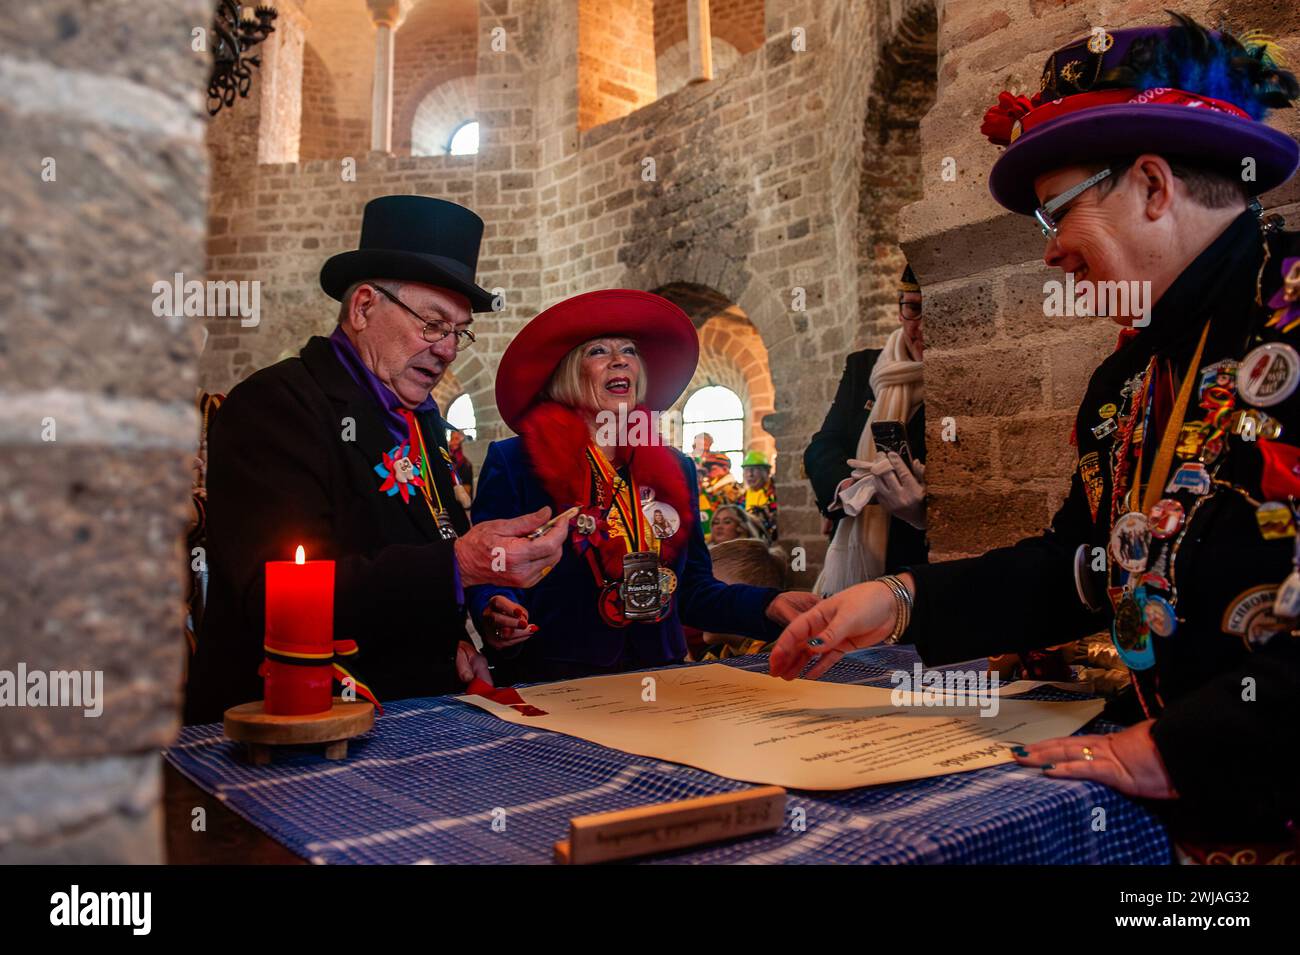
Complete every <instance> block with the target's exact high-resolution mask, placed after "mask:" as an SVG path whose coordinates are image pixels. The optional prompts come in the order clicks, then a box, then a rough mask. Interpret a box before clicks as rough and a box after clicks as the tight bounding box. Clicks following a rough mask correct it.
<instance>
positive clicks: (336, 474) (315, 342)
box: [185, 338, 469, 723]
mask: <svg viewBox="0 0 1300 955" xmlns="http://www.w3.org/2000/svg"><path fill="white" fill-rule="evenodd" d="M382 414H383V412H382V410H381V409H380V408H378V407H377V406H376V405H375V403H374V399H373V398H371V397H370V396H369V395H368V394H366V392H365V391H363V390H362V388H361V387H360V386H359V385H357V383H356V382H355V381H353V379H352V377H351V376H350V375H349V374H348V372H347V370H346V369H345V368H344V367H343V365H342V364H340V362H339V360H338V358H337V357H336V356H335V355H334V352H333V349H332V347H331V346H330V343H329V341H328V340H327V339H325V338H312V339H311V340H310V341H308V342H307V345H306V346H305V347H304V348H303V349H302V352H301V354H300V356H299V357H298V358H289V359H286V360H285V361H282V362H280V363H279V364H276V365H272V366H271V367H269V368H264V369H262V370H261V371H259V372H257V373H256V374H254V375H252V376H251V377H249V378H248V379H247V380H246V381H244V382H242V383H241V384H240V385H238V386H237V387H236V388H235V389H234V390H232V391H231V392H230V397H229V398H227V399H226V402H225V404H223V405H222V406H221V410H220V411H219V412H217V414H216V415H215V416H214V418H213V420H212V424H211V430H210V434H209V438H208V460H209V467H208V551H207V560H208V567H209V570H210V573H211V582H210V584H209V590H208V606H207V614H206V616H205V618H204V621H203V628H202V632H201V633H200V635H199V640H198V649H197V651H196V652H195V655H194V658H193V660H192V661H191V665H190V675H189V686H188V691H187V694H186V704H185V719H186V722H189V723H203V722H211V721H214V720H219V719H221V714H222V711H223V710H225V709H226V708H227V707H230V706H233V705H235V704H238V703H246V702H249V701H251V700H259V699H261V698H262V680H261V678H260V677H259V676H258V675H257V669H258V666H259V665H260V663H261V661H262V657H263V651H262V644H263V606H264V600H265V596H264V594H265V569H264V565H265V564H266V562H267V561H270V560H292V559H293V553H294V549H295V548H296V547H297V545H299V544H302V545H303V547H304V548H305V550H306V552H307V557H308V559H309V560H326V559H328V560H333V561H334V562H335V568H334V573H335V579H334V628H335V638H336V639H355V640H356V641H357V644H358V647H359V649H360V653H359V655H358V656H357V657H355V658H350V659H349V661H348V663H347V666H348V669H349V670H350V671H352V672H354V674H355V675H356V677H357V679H358V680H360V681H362V682H364V683H366V684H368V685H369V686H370V688H371V689H372V690H373V691H374V692H375V694H376V695H377V696H378V697H379V699H380V700H381V701H383V700H390V699H398V698H402V697H408V696H429V695H435V694H441V693H447V692H451V691H455V690H457V689H459V688H460V683H459V681H458V680H457V678H456V672H455V654H456V647H457V644H458V642H459V641H460V640H461V639H463V638H464V637H465V614H464V609H463V608H462V607H461V605H460V604H459V602H458V600H457V588H458V577H457V571H456V567H455V559H454V551H453V542H450V541H444V540H442V539H441V537H439V535H438V531H437V527H436V525H435V523H434V519H433V517H432V515H431V514H430V513H429V509H428V507H427V506H426V505H425V502H424V500H423V499H422V498H420V497H418V496H417V497H414V498H412V500H410V501H409V502H408V503H404V502H403V501H402V498H401V496H400V495H397V496H394V497H388V496H386V495H384V494H381V493H379V490H378V488H379V485H380V484H381V483H382V479H381V478H380V477H379V476H378V475H377V474H376V473H375V471H374V466H375V465H376V464H378V463H380V460H381V456H382V454H383V453H384V452H386V451H389V450H390V449H391V448H392V446H393V439H392V436H391V435H390V434H389V432H388V430H387V428H385V427H384V422H383V418H382ZM419 421H420V427H421V429H422V432H423V435H424V440H425V443H426V444H427V445H428V446H429V448H430V450H431V454H433V455H438V452H437V451H435V450H432V449H433V446H434V445H437V446H438V447H445V446H446V441H445V439H444V436H443V435H444V429H443V424H442V421H441V419H440V417H439V416H438V414H437V413H436V412H427V413H422V414H420V415H419ZM350 423H351V424H354V426H355V436H354V437H355V439H354V440H347V437H348V435H347V433H346V431H347V430H348V429H349V424H350ZM442 463H443V462H442V461H441V460H437V461H434V462H433V471H434V478H435V482H436V485H437V488H438V492H439V494H440V495H441V498H442V501H443V503H444V504H445V505H447V507H448V510H449V511H450V514H451V518H452V523H453V524H454V526H455V527H456V530H457V532H458V533H462V534H463V533H464V532H465V531H466V530H468V526H469V525H468V521H467V520H466V518H465V514H464V512H463V511H462V510H461V508H460V507H459V506H458V505H457V504H456V502H455V497H454V494H453V492H452V485H451V479H450V474H449V472H448V470H447V468H446V467H444V466H442Z"/></svg>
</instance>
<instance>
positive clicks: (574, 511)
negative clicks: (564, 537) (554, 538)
mask: <svg viewBox="0 0 1300 955" xmlns="http://www.w3.org/2000/svg"><path fill="white" fill-rule="evenodd" d="M580 510H581V508H579V507H576V506H574V507H571V508H569V509H568V510H567V511H565V512H564V513H562V514H556V515H555V516H554V517H552V518H551V519H550V520H549V521H547V522H546V523H545V524H543V525H542V526H541V527H539V528H537V530H535V531H531V532H529V534H528V539H529V540H530V541H531V540H537V538H539V537H541V536H542V535H543V534H545V533H546V532H547V531H549V530H550V529H551V528H552V527H554V526H555V525H556V524H558V523H560V521H563V520H567V519H569V518H570V517H572V516H573V515H574V514H577V513H578V511H580Z"/></svg>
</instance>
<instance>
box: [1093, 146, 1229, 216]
mask: <svg viewBox="0 0 1300 955" xmlns="http://www.w3.org/2000/svg"><path fill="white" fill-rule="evenodd" d="M1163 158H1164V160H1165V162H1167V163H1169V169H1170V171H1171V172H1173V174H1174V175H1175V176H1177V177H1178V178H1179V179H1181V180H1182V181H1183V185H1184V186H1186V187H1187V194H1188V195H1189V196H1191V197H1192V199H1194V200H1195V201H1196V202H1197V203H1199V204H1200V205H1202V206H1205V208H1207V209H1225V208H1227V207H1228V206H1232V205H1237V204H1239V203H1240V204H1242V205H1246V204H1248V203H1249V202H1250V191H1249V190H1248V189H1247V188H1246V183H1245V182H1243V181H1242V180H1241V179H1239V178H1237V177H1236V176H1234V175H1231V174H1229V173H1227V172H1225V171H1224V170H1222V169H1219V168H1216V167H1212V166H1205V165H1201V164H1199V163H1194V162H1188V161H1186V160H1183V159H1177V158H1174V157H1172V156H1165V157H1163ZM1137 159H1138V157H1137V156H1124V157H1120V158H1117V159H1113V160H1111V161H1110V162H1098V163H1091V164H1089V168H1090V169H1091V171H1092V172H1101V170H1103V169H1106V168H1109V169H1110V171H1111V174H1110V175H1109V176H1107V177H1106V178H1105V179H1103V180H1102V181H1101V182H1099V183H1097V191H1098V196H1099V198H1102V199H1104V198H1105V197H1106V196H1108V195H1110V193H1111V191H1112V190H1113V189H1114V188H1115V186H1117V185H1118V184H1119V178H1120V176H1122V175H1123V174H1124V173H1126V172H1128V171H1129V169H1130V168H1132V166H1133V164H1134V163H1136V162H1137Z"/></svg>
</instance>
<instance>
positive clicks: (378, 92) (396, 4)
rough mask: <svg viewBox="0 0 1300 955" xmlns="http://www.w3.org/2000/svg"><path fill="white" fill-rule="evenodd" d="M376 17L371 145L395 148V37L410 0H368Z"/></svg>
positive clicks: (383, 149) (378, 148)
mask: <svg viewBox="0 0 1300 955" xmlns="http://www.w3.org/2000/svg"><path fill="white" fill-rule="evenodd" d="M366 6H367V7H368V8H369V9H370V16H371V18H372V19H373V20H374V21H375V27H376V30H375V82H374V87H373V91H372V93H371V109H370V148H371V150H373V151H374V152H381V153H389V152H392V151H393V58H394V52H393V39H394V34H395V33H396V32H397V28H398V27H399V26H401V24H402V20H403V19H405V17H406V11H407V9H409V6H410V4H409V0H366Z"/></svg>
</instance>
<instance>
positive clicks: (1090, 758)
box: [1083, 746, 1097, 763]
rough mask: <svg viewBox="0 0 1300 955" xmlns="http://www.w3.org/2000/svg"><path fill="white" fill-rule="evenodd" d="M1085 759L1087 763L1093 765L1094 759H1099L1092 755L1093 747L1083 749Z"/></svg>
mask: <svg viewBox="0 0 1300 955" xmlns="http://www.w3.org/2000/svg"><path fill="white" fill-rule="evenodd" d="M1083 758H1084V759H1085V760H1086V761H1087V762H1089V763H1091V762H1092V761H1093V760H1094V759H1096V758H1097V757H1096V756H1094V755H1093V754H1092V747H1091V746H1085V747H1084V748H1083Z"/></svg>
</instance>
